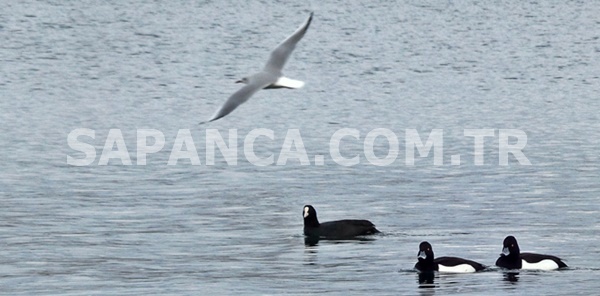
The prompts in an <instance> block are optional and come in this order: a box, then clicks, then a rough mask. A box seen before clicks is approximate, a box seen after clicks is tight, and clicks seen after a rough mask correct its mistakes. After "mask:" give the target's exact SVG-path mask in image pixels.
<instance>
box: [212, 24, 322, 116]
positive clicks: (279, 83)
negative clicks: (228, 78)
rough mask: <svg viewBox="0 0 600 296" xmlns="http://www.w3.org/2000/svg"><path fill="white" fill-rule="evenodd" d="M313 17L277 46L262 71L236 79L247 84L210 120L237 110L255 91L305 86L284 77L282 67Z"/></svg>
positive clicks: (302, 83)
mask: <svg viewBox="0 0 600 296" xmlns="http://www.w3.org/2000/svg"><path fill="white" fill-rule="evenodd" d="M312 17H313V13H312V12H311V13H310V16H309V17H308V19H307V20H306V22H304V24H302V26H300V28H298V29H297V30H296V32H294V33H293V34H292V35H290V36H289V37H288V38H286V39H285V40H283V41H282V42H281V43H279V45H277V47H275V49H274V50H273V51H272V52H271V55H270V57H269V60H268V61H267V64H266V65H265V67H264V68H263V69H262V71H260V72H258V73H255V74H253V75H251V76H248V77H244V78H242V79H241V80H238V81H236V83H244V84H246V85H245V86H244V87H242V88H240V89H239V90H238V91H236V92H235V93H234V94H233V95H231V96H230V97H229V98H228V99H227V101H225V104H223V105H222V106H221V108H219V110H217V112H215V114H214V115H213V116H212V117H211V118H210V119H209V120H208V121H209V122H210V121H215V120H217V119H219V118H221V117H224V116H226V115H227V114H229V113H231V111H233V110H235V108H237V107H238V106H239V105H241V104H242V103H244V102H246V101H247V100H248V99H249V98H250V97H251V96H252V95H253V94H254V93H255V92H257V91H259V90H260V89H263V88H264V89H268V88H301V87H302V86H304V82H302V81H300V80H294V79H290V78H287V77H284V76H283V73H282V72H281V69H283V66H284V65H285V62H286V61H287V60H288V58H289V57H290V54H291V53H292V51H293V50H294V48H295V47H296V43H298V41H300V39H302V37H303V36H304V34H305V33H306V31H307V30H308V26H309V25H310V22H311V21H312Z"/></svg>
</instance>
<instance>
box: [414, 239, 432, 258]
mask: <svg viewBox="0 0 600 296" xmlns="http://www.w3.org/2000/svg"><path fill="white" fill-rule="evenodd" d="M417 256H418V259H419V261H427V262H433V248H432V247H431V244H430V243H428V242H422V243H421V244H420V245H419V254H418V255H417Z"/></svg>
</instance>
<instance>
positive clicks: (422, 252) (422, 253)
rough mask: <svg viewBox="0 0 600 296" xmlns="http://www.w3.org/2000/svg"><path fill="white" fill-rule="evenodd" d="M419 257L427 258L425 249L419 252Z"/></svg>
mask: <svg viewBox="0 0 600 296" xmlns="http://www.w3.org/2000/svg"><path fill="white" fill-rule="evenodd" d="M417 258H419V259H426V258H427V254H425V251H421V252H419V256H418V257H417Z"/></svg>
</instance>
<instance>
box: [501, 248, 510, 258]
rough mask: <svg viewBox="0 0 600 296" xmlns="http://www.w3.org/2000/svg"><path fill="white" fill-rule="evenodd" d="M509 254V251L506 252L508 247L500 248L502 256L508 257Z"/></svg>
mask: <svg viewBox="0 0 600 296" xmlns="http://www.w3.org/2000/svg"><path fill="white" fill-rule="evenodd" d="M509 254H510V250H508V247H504V248H502V255H504V256H508V255H509Z"/></svg>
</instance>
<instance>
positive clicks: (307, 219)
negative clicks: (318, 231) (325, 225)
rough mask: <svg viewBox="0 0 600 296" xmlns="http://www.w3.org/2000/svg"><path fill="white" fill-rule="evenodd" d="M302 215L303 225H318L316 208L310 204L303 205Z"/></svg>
mask: <svg viewBox="0 0 600 296" xmlns="http://www.w3.org/2000/svg"><path fill="white" fill-rule="evenodd" d="M302 216H303V217H304V226H309V227H316V226H319V220H318V219H317V210H315V208H313V206H311V205H305V206H304V209H303V210H302Z"/></svg>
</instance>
